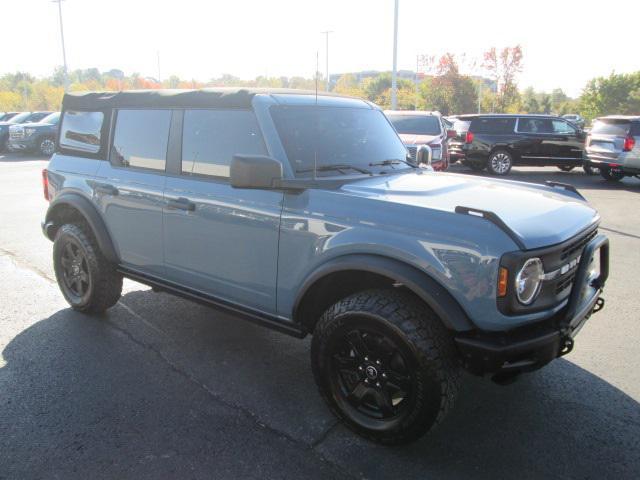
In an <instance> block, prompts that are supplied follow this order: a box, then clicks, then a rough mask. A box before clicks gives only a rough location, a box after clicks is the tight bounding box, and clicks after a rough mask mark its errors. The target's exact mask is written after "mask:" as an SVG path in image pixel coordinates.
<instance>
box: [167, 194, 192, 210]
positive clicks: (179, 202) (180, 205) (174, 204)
mask: <svg viewBox="0 0 640 480" xmlns="http://www.w3.org/2000/svg"><path fill="white" fill-rule="evenodd" d="M167 208H169V209H171V210H186V211H187V212H193V211H194V210H195V209H196V204H195V203H193V202H192V201H191V200H189V199H188V198H184V197H180V198H176V199H174V200H169V201H168V202H167Z"/></svg>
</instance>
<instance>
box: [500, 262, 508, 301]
mask: <svg viewBox="0 0 640 480" xmlns="http://www.w3.org/2000/svg"><path fill="white" fill-rule="evenodd" d="M508 278H509V271H508V270H507V269H506V268H504V267H500V270H499V271H498V297H504V296H506V295H507V279H508Z"/></svg>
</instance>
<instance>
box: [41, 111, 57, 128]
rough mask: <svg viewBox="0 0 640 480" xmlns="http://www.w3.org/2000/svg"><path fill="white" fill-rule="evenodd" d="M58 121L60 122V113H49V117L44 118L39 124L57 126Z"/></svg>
mask: <svg viewBox="0 0 640 480" xmlns="http://www.w3.org/2000/svg"><path fill="white" fill-rule="evenodd" d="M59 121H60V112H54V113H50V114H49V115H47V116H46V117H44V118H43V119H42V120H40V123H49V124H51V125H57V124H58V122H59Z"/></svg>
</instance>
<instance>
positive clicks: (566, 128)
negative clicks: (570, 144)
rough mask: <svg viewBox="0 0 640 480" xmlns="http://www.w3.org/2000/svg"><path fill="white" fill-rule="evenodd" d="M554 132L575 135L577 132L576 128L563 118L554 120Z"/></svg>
mask: <svg viewBox="0 0 640 480" xmlns="http://www.w3.org/2000/svg"><path fill="white" fill-rule="evenodd" d="M551 123H552V125H553V133H558V134H565V135H573V134H575V133H576V129H575V128H573V127H572V126H571V125H569V124H568V123H567V122H565V121H563V120H552V121H551Z"/></svg>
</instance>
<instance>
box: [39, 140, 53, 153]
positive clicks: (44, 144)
mask: <svg viewBox="0 0 640 480" xmlns="http://www.w3.org/2000/svg"><path fill="white" fill-rule="evenodd" d="M38 151H39V152H40V153H41V154H42V155H44V156H46V157H50V156H51V155H53V153H54V152H55V151H56V143H55V142H54V141H53V138H51V137H45V138H43V139H42V140H40V144H39V145H38Z"/></svg>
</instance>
